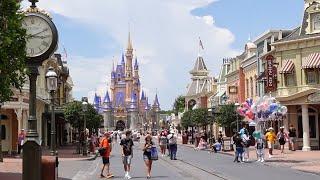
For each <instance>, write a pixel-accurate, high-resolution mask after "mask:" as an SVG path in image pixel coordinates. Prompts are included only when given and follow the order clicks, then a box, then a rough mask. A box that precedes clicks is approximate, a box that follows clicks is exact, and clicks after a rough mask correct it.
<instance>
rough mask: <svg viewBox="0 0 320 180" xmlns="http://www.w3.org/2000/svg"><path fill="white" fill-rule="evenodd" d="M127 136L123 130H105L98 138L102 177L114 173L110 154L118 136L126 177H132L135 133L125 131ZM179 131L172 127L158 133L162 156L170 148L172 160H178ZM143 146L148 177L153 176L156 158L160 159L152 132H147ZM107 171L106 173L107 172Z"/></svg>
mask: <svg viewBox="0 0 320 180" xmlns="http://www.w3.org/2000/svg"><path fill="white" fill-rule="evenodd" d="M124 134H125V137H123V134H122V133H121V132H114V133H111V132H105V133H104V134H103V137H102V138H101V139H99V138H98V139H97V140H98V141H99V149H98V151H99V153H100V155H101V157H102V163H103V167H102V169H101V174H100V176H101V178H112V177H113V176H114V175H113V174H112V173H111V172H110V155H111V152H112V144H113V142H117V139H118V136H119V139H120V143H119V144H120V146H121V153H120V154H121V155H122V163H123V168H124V178H125V179H131V178H132V177H131V175H130V171H131V160H132V158H133V146H134V143H133V134H132V132H131V131H129V130H128V131H125V133H124ZM177 138H178V137H177V133H176V132H175V130H173V129H170V130H167V129H162V130H161V131H160V132H159V134H158V138H157V139H158V144H159V149H160V153H161V156H165V155H166V151H167V149H168V156H169V157H170V159H171V160H177V158H176V154H177ZM142 144H143V147H142V151H143V153H142V156H143V161H144V163H145V167H146V172H147V173H146V174H147V176H146V178H147V179H149V178H151V169H152V164H153V161H154V160H157V159H158V153H157V145H156V143H155V142H154V141H153V137H152V135H151V134H150V133H147V134H146V136H145V141H144V143H142ZM105 171H106V174H105Z"/></svg>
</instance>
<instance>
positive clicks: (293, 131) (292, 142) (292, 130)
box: [289, 124, 297, 151]
mask: <svg viewBox="0 0 320 180" xmlns="http://www.w3.org/2000/svg"><path fill="white" fill-rule="evenodd" d="M296 138H297V133H296V128H294V127H293V125H292V124H291V125H290V127H289V143H290V145H291V151H295V150H296V149H295V143H296Z"/></svg>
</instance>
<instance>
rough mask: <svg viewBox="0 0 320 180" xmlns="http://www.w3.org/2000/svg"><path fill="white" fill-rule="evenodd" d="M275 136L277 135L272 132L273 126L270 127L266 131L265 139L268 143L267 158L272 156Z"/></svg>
mask: <svg viewBox="0 0 320 180" xmlns="http://www.w3.org/2000/svg"><path fill="white" fill-rule="evenodd" d="M276 138H277V137H276V135H275V133H274V130H273V128H272V127H270V128H269V129H268V131H267V133H266V141H267V143H268V149H269V158H272V155H273V148H274V143H275V140H276Z"/></svg>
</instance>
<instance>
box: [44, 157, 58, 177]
mask: <svg viewBox="0 0 320 180" xmlns="http://www.w3.org/2000/svg"><path fill="white" fill-rule="evenodd" d="M58 165H59V161H58V157H57V156H42V159H41V166H42V167H41V168H42V169H41V171H42V172H41V173H42V175H41V176H42V180H57V179H58Z"/></svg>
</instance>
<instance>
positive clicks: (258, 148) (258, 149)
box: [252, 130, 265, 162]
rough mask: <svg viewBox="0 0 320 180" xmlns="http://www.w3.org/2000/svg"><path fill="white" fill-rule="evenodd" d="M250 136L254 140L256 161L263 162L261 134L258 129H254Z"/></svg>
mask: <svg viewBox="0 0 320 180" xmlns="http://www.w3.org/2000/svg"><path fill="white" fill-rule="evenodd" d="M252 136H253V137H254V138H255V140H256V153H257V161H258V162H264V147H265V145H264V140H263V135H262V133H261V132H260V131H257V130H256V131H254V132H253V133H252Z"/></svg>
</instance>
